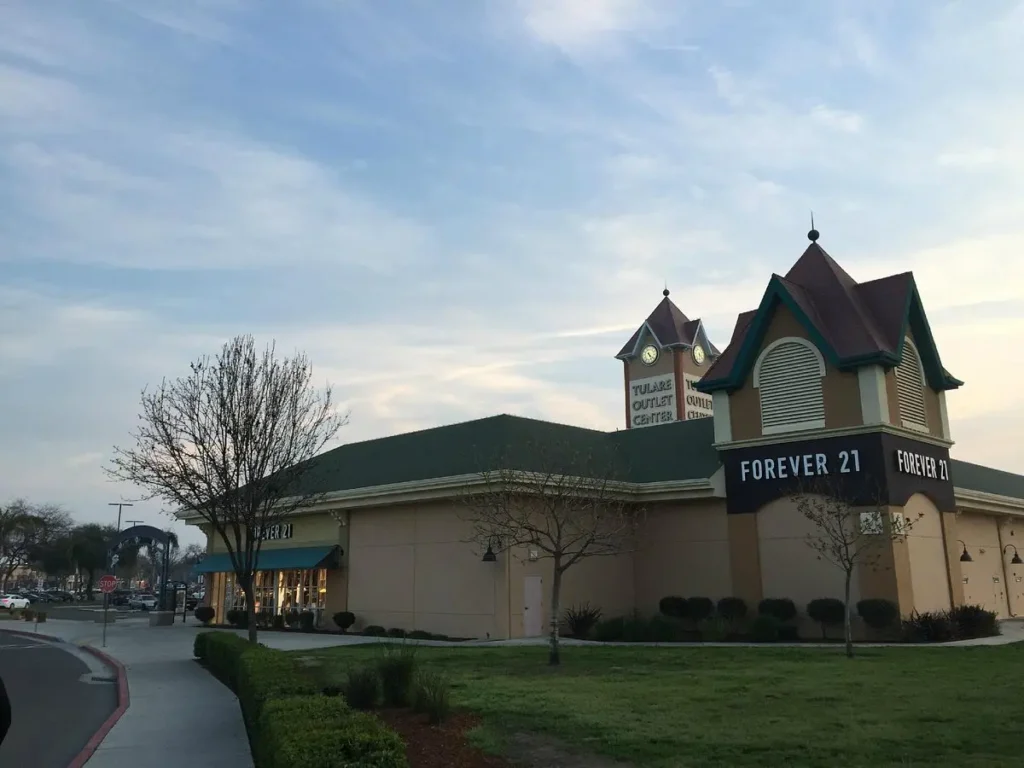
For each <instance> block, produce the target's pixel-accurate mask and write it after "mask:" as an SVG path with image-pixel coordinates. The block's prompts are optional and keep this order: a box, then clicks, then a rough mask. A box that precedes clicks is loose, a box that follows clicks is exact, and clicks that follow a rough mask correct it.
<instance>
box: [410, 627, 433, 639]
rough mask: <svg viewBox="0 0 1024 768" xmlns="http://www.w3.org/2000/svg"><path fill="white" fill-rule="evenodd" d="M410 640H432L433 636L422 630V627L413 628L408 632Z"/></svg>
mask: <svg viewBox="0 0 1024 768" xmlns="http://www.w3.org/2000/svg"><path fill="white" fill-rule="evenodd" d="M409 639H410V640H433V639H434V636H433V635H432V634H430V633H429V632H424V631H423V630H422V629H414V630H413V631H412V632H410V633H409Z"/></svg>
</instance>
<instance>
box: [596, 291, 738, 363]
mask: <svg viewBox="0 0 1024 768" xmlns="http://www.w3.org/2000/svg"><path fill="white" fill-rule="evenodd" d="M661 294H662V299H661V301H660V302H658V305H657V306H656V307H655V308H654V311H653V312H651V314H650V315H648V316H647V319H646V320H645V321H644V322H643V324H642V325H641V326H640V327H639V328H637V329H636V331H635V332H634V333H633V335H632V336H630V338H629V341H627V342H626V344H625V345H624V346H623V347H622V349H621V350H619V353H618V354H617V355H616V357H617V358H619V359H624V358H629V357H633V356H634V355H636V354H637V352H638V350H637V345H638V344H639V343H640V341H641V339H642V338H643V336H644V334H645V332H647V333H650V334H651V335H653V336H654V338H655V339H656V340H657V342H658V344H659V345H661V346H662V347H680V346H681V347H689V346H692V345H693V343H694V340H695V339H696V337H697V334H698V331H699V329H700V327H701V322H700V318H697V319H694V320H691V319H690V318H688V317H687V316H686V315H685V314H683V311H682V310H681V309H679V307H677V306H676V304H675V302H674V301H672V299H670V298H669V290H668V288H667V287H666V288H665V290H663V291H662V292H661ZM708 343H709V346H711V349H709V350H707V352H708V355H709V356H710V357H716V356H717V355H719V354H720V353H719V351H718V349H716V348H715V347H714V345H713V344H711V343H710V340H709V342H708Z"/></svg>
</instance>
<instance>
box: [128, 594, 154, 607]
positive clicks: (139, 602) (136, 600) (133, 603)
mask: <svg viewBox="0 0 1024 768" xmlns="http://www.w3.org/2000/svg"><path fill="white" fill-rule="evenodd" d="M128 607H129V608H131V609H132V610H133V611H134V610H136V609H139V610H143V611H152V610H155V609H156V597H154V596H153V595H135V597H133V598H131V599H129V600H128Z"/></svg>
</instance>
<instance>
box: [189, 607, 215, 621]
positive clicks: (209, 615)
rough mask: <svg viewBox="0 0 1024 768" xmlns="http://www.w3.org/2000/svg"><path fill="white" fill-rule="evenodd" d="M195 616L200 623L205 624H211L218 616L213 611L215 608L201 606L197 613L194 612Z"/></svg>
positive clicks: (196, 610)
mask: <svg viewBox="0 0 1024 768" xmlns="http://www.w3.org/2000/svg"><path fill="white" fill-rule="evenodd" d="M193 615H194V616H195V617H196V619H197V620H198V621H201V622H203V624H209V623H210V622H211V621H213V617H214V616H216V615H217V614H216V611H214V610H213V606H211V605H200V606H197V607H196V609H195V611H193Z"/></svg>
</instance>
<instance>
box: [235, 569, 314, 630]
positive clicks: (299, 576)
mask: <svg viewBox="0 0 1024 768" xmlns="http://www.w3.org/2000/svg"><path fill="white" fill-rule="evenodd" d="M220 575H221V576H222V578H223V584H224V592H223V596H224V599H223V602H222V605H223V606H224V609H225V610H230V609H232V608H239V609H243V608H245V593H244V592H243V591H242V589H241V587H239V586H238V583H237V580H236V578H235V574H233V573H224V574H220ZM253 592H254V599H255V605H254V606H253V607H254V609H255V611H256V614H257V616H258V617H259V619H260V620H261V621H262V622H265V623H269V622H270V621H272V620H273V617H274V616H277V615H282V616H287V615H288V614H289V613H291V612H292V611H294V612H296V613H301V612H303V611H311V612H312V613H313V615H314V617H315V621H316V626H317V627H321V626H323V625H324V609H325V608H326V607H327V605H326V603H327V569H325V568H314V569H303V570H291V571H257V572H256V578H255V584H254V585H253Z"/></svg>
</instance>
